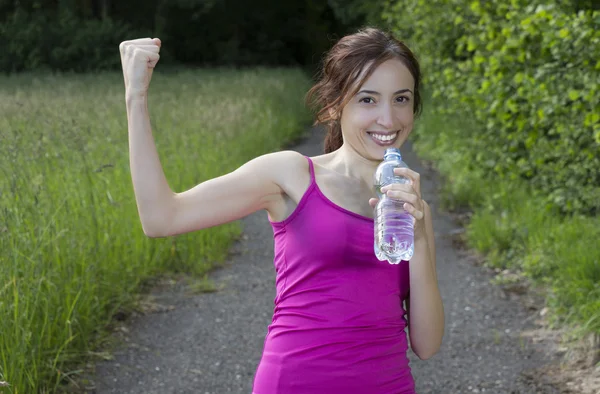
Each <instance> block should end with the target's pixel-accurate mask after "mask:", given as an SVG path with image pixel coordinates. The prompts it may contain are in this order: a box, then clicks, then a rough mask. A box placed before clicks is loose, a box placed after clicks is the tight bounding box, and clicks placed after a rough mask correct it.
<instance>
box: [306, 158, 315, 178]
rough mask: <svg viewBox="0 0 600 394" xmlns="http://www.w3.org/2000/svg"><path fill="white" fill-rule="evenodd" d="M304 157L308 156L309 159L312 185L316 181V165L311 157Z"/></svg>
mask: <svg viewBox="0 0 600 394" xmlns="http://www.w3.org/2000/svg"><path fill="white" fill-rule="evenodd" d="M304 157H306V160H308V168H309V170H310V184H311V185H312V184H314V183H315V182H316V181H315V166H314V164H313V162H312V160H311V158H310V157H308V156H304Z"/></svg>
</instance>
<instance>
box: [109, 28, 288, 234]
mask: <svg viewBox="0 0 600 394" xmlns="http://www.w3.org/2000/svg"><path fill="white" fill-rule="evenodd" d="M159 49H160V40H158V39H140V40H133V41H126V42H123V43H122V44H121V45H120V51H121V60H122V64H123V74H124V79H125V87H126V89H125V91H126V104H127V124H128V131H129V157H130V167H131V177H132V181H133V188H134V192H135V198H136V202H137V207H138V213H139V215H140V220H141V222H142V228H143V230H144V233H145V234H146V235H148V236H150V237H165V236H170V235H176V234H182V233H186V232H190V231H195V230H200V229H203V228H207V227H212V226H216V225H219V224H223V223H227V222H230V221H233V220H237V219H240V218H242V217H244V216H246V215H249V214H250V213H252V212H255V211H258V210H261V209H268V208H269V206H270V204H272V203H274V202H275V201H277V200H278V199H279V198H280V196H281V195H282V193H283V190H282V188H281V187H280V186H279V185H280V184H281V182H283V181H285V173H286V168H289V166H288V165H286V163H288V159H289V158H291V157H292V156H293V155H297V154H296V153H295V152H278V153H271V154H267V155H264V156H260V157H258V158H256V159H254V160H251V161H249V162H248V163H246V164H244V165H243V166H241V167H240V168H238V169H237V170H236V171H233V172H231V173H229V174H226V175H223V176H221V177H218V178H214V179H210V180H207V181H205V182H202V183H201V184H199V185H197V186H196V187H194V188H192V189H190V190H188V191H186V192H183V193H175V192H173V191H172V190H171V188H170V187H169V185H168V183H167V180H166V178H165V174H164V171H163V169H162V166H161V163H160V160H159V156H158V153H157V150H156V145H155V143H154V138H153V136H152V130H151V124H150V117H149V114H148V105H147V91H148V85H149V83H150V78H151V76H152V70H153V68H154V66H155V65H156V63H157V62H158V52H159Z"/></svg>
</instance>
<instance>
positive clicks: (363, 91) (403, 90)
mask: <svg viewBox="0 0 600 394" xmlns="http://www.w3.org/2000/svg"><path fill="white" fill-rule="evenodd" d="M406 92H410V93H412V90H410V89H400V90H397V91H395V92H394V94H393V95H394V96H395V95H397V94H400V93H406ZM360 93H367V94H376V95H378V96H381V93H379V92H376V91H374V90H361V91H360V92H358V93H357V94H360Z"/></svg>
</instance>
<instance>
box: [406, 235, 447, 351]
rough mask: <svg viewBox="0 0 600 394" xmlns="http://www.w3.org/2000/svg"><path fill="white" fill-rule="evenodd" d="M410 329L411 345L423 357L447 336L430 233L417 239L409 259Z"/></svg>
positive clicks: (438, 346)
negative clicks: (428, 237)
mask: <svg viewBox="0 0 600 394" xmlns="http://www.w3.org/2000/svg"><path fill="white" fill-rule="evenodd" d="M409 267H410V268H409V270H410V301H409V319H408V321H409V333H410V341H411V346H412V349H413V351H414V352H415V354H417V356H419V358H421V359H427V358H429V357H431V356H433V355H434V354H435V353H437V351H438V350H439V348H440V346H441V343H442V337H443V336H444V307H443V304H442V298H441V295H440V291H439V287H438V282H437V274H436V272H435V262H434V261H432V256H431V253H430V248H429V245H428V241H427V238H426V237H419V238H417V239H415V252H414V255H413V258H412V259H411V260H410V263H409Z"/></svg>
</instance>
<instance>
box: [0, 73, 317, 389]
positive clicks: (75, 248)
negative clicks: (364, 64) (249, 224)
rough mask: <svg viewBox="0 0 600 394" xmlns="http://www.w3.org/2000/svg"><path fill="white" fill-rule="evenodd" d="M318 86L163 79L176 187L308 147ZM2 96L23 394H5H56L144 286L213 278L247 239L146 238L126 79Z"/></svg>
mask: <svg viewBox="0 0 600 394" xmlns="http://www.w3.org/2000/svg"><path fill="white" fill-rule="evenodd" d="M308 83H309V81H308V79H307V77H306V76H305V75H304V74H303V73H301V72H300V71H298V70H293V69H277V70H273V69H255V70H247V71H234V70H228V69H222V70H211V71H208V70H196V71H193V70H178V71H172V72H164V73H161V72H160V71H157V72H155V74H154V77H153V81H152V86H151V88H150V89H151V90H150V98H149V109H150V114H151V119H152V125H153V133H154V136H155V140H156V142H157V146H158V150H159V154H160V156H161V160H162V164H163V167H164V168H165V173H166V175H167V179H168V180H169V182H170V185H171V187H172V188H173V189H174V190H175V191H183V190H186V189H187V188H190V187H192V186H194V185H195V184H197V183H199V182H202V181H203V180H206V179H209V178H212V177H215V176H218V175H221V174H223V173H225V172H228V171H231V170H233V169H235V168H237V167H238V166H239V165H241V164H242V163H243V162H245V161H247V160H249V159H250V158H252V157H255V156H257V155H259V154H262V153H266V152H269V151H273V150H277V149H279V148H281V146H282V145H283V144H285V143H287V142H289V141H290V140H291V139H294V138H296V137H297V136H298V135H299V134H300V133H301V132H302V129H303V128H304V127H305V126H306V125H307V124H308V121H309V118H308V114H307V112H306V111H305V109H304V106H303V103H302V99H303V95H304V93H305V92H306V90H307V88H308ZM0 86H2V88H1V90H0V141H1V142H0V169H1V172H0V381H7V382H8V383H9V384H10V385H11V386H10V388H8V389H6V388H5V389H0V391H2V390H7V391H8V392H13V393H35V392H52V391H55V389H56V388H57V387H58V386H59V385H60V384H61V382H63V381H64V380H65V379H68V377H69V374H73V373H76V371H70V370H69V368H70V367H71V366H72V365H76V364H75V362H79V361H80V360H81V359H82V357H83V356H85V355H86V354H87V352H88V351H89V350H90V347H93V343H94V339H95V338H98V335H99V334H100V333H102V330H103V328H104V327H106V326H107V324H108V323H109V322H110V319H111V316H112V315H113V314H114V312H115V311H116V310H117V309H118V308H121V307H122V306H123V305H128V304H129V303H130V302H132V300H133V296H134V294H135V292H136V290H138V289H139V286H140V284H142V283H143V282H144V281H145V280H147V279H148V278H150V277H152V276H155V275H157V274H158V273H160V272H163V271H166V270H170V271H177V270H185V271H188V272H193V273H203V272H205V271H207V270H208V269H209V268H210V267H211V266H213V265H214V264H216V263H218V262H219V261H221V260H223V258H224V256H225V255H226V253H227V249H228V245H229V243H230V241H231V240H232V238H233V237H234V236H235V235H236V234H238V233H239V226H238V225H237V224H236V223H231V224H228V225H223V226H218V227H214V228H211V229H207V230H204V231H200V232H197V233H193V234H187V235H182V236H179V237H176V238H171V239H149V238H147V237H146V236H145V235H144V234H143V232H142V229H141V225H140V222H139V218H138V215H137V209H136V206H135V199H134V195H133V188H132V185H131V179H130V175H129V162H128V141H127V122H126V115H125V103H124V89H123V82H122V76H120V75H119V74H117V73H105V74H98V75H31V74H29V75H20V76H13V77H3V78H1V79H0Z"/></svg>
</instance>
